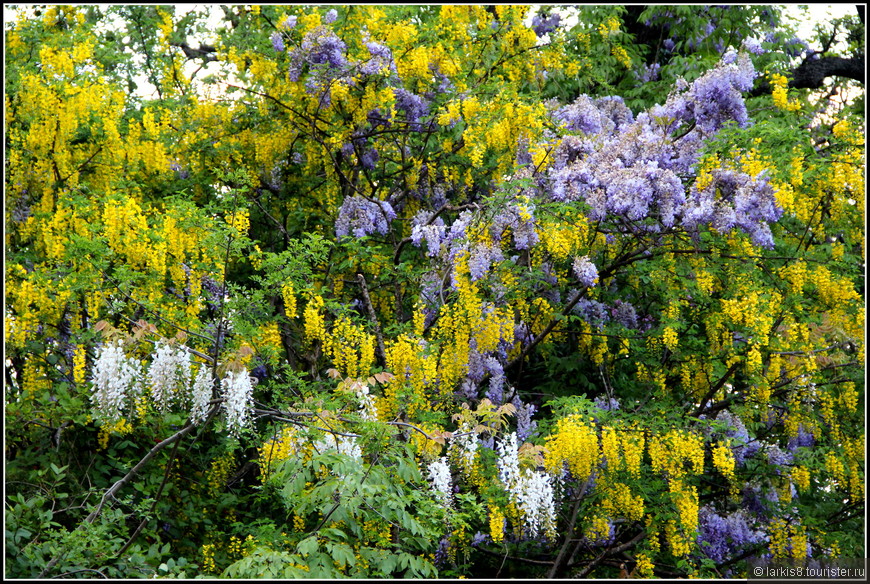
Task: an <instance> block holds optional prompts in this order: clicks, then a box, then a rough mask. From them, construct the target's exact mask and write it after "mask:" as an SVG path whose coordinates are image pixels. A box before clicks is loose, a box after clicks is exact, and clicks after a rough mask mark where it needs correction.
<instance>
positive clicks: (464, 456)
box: [450, 422, 478, 474]
mask: <svg viewBox="0 0 870 584" xmlns="http://www.w3.org/2000/svg"><path fill="white" fill-rule="evenodd" d="M450 448H451V450H452V451H453V452H454V454H455V456H456V457H457V458H458V459H459V463H460V465H461V467H462V470H463V471H464V472H465V473H466V474H471V471H472V469H473V468H474V460H475V458H476V457H477V449H478V440H477V433H475V432H474V431H472V429H471V427H470V426H469V425H468V424H467V423H465V422H463V423H462V424H461V425H460V426H459V428H458V430H457V431H456V434H455V435H454V437H453V439H452V440H451V441H450Z"/></svg>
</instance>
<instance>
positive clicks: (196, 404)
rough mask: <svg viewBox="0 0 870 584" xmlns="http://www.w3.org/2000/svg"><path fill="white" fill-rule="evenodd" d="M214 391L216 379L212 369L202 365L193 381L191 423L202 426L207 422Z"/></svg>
mask: <svg viewBox="0 0 870 584" xmlns="http://www.w3.org/2000/svg"><path fill="white" fill-rule="evenodd" d="M213 389H214V377H212V374H211V369H209V368H208V367H207V366H205V365H201V366H200V367H199V371H197V373H196V378H195V379H194V380H193V388H192V390H191V396H190V397H191V403H192V405H191V408H190V421H191V422H193V423H194V424H200V423H202V422H204V421H205V417H206V414H207V413H208V405H209V402H210V401H211V398H212V392H213Z"/></svg>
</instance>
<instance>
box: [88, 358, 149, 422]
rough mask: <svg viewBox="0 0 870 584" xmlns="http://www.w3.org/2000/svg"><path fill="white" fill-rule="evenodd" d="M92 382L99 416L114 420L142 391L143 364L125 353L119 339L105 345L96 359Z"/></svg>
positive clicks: (93, 396) (92, 400)
mask: <svg viewBox="0 0 870 584" xmlns="http://www.w3.org/2000/svg"><path fill="white" fill-rule="evenodd" d="M93 383H94V392H93V393H92V394H91V403H92V404H93V405H94V407H96V409H97V412H98V417H99V418H101V419H103V420H106V421H108V422H115V421H117V420H118V419H119V418H120V417H121V413H122V412H123V410H124V408H125V406H126V405H127V403H128V402H129V401H130V398H134V397H135V396H137V395H140V394H141V393H142V365H141V364H140V363H139V362H138V361H137V360H135V359H131V358H129V357H127V355H126V354H124V348H123V346H122V345H121V343H120V342H114V343H110V344H107V345H104V346H103V347H101V348H100V349H98V352H97V360H96V361H95V362H94V368H93Z"/></svg>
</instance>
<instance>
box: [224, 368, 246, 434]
mask: <svg viewBox="0 0 870 584" xmlns="http://www.w3.org/2000/svg"><path fill="white" fill-rule="evenodd" d="M221 392H222V394H223V398H224V404H223V407H224V414H225V415H226V420H227V429H228V430H229V432H230V434H232V435H233V436H238V435H239V433H240V432H241V431H242V429H243V428H244V427H245V426H247V425H248V422H249V421H250V419H251V410H252V409H253V403H254V386H253V384H252V383H251V376H250V375H249V374H248V372H247V370H245V369H242V370H241V371H227V374H226V377H224V378H223V379H222V380H221Z"/></svg>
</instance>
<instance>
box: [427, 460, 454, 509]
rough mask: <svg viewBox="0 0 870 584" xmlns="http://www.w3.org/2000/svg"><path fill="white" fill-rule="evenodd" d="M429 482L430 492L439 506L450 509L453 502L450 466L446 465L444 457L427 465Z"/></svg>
mask: <svg viewBox="0 0 870 584" xmlns="http://www.w3.org/2000/svg"><path fill="white" fill-rule="evenodd" d="M429 480H430V481H432V490H433V491H434V492H435V496H436V497H437V498H438V500H439V501H440V502H441V504H442V505H444V506H445V507H450V504H451V502H452V500H453V486H452V485H451V481H450V466H449V465H448V464H447V457H446V456H442V457H441V458H439V459H438V460H435V461H433V462H430V463H429Z"/></svg>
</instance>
